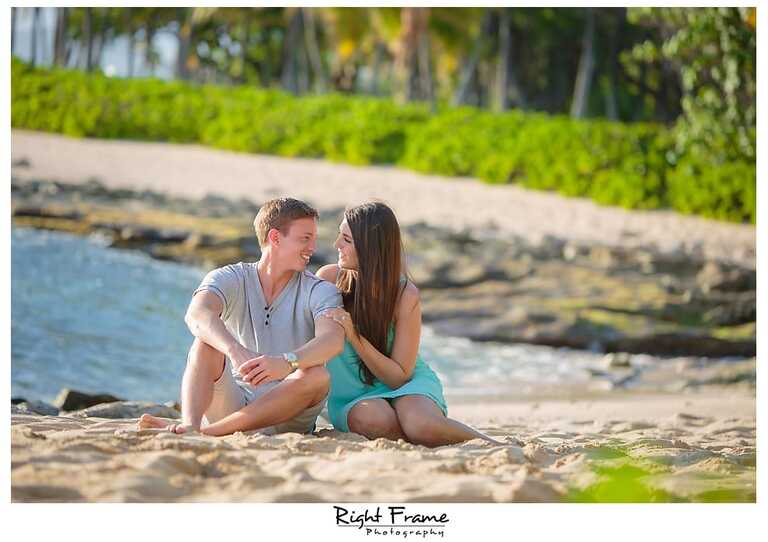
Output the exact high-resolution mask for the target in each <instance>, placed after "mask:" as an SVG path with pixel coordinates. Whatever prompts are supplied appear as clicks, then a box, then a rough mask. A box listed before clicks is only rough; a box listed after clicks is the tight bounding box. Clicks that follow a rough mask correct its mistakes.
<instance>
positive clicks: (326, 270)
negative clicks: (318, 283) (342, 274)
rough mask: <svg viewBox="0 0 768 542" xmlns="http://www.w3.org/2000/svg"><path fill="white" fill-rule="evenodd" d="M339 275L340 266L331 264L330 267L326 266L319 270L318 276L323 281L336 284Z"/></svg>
mask: <svg viewBox="0 0 768 542" xmlns="http://www.w3.org/2000/svg"><path fill="white" fill-rule="evenodd" d="M338 274H339V266H338V264H335V263H331V264H328V265H324V266H323V267H321V268H320V269H318V270H317V273H315V275H317V276H318V277H319V278H321V279H323V280H327V281H328V282H333V283H335V282H336V277H337V276H338Z"/></svg>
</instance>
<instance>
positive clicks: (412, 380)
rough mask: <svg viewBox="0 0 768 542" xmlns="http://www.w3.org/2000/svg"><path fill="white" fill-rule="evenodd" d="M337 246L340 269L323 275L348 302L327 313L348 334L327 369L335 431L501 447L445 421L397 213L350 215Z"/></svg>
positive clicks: (375, 209)
mask: <svg viewBox="0 0 768 542" xmlns="http://www.w3.org/2000/svg"><path fill="white" fill-rule="evenodd" d="M334 247H335V248H336V249H337V250H338V254H339V261H338V264H333V265H326V266H324V267H322V268H321V269H320V270H318V272H317V275H318V276H319V277H320V278H322V279H325V280H328V281H332V282H335V283H336V286H337V287H338V288H339V290H340V291H341V293H342V297H343V299H344V308H343V309H334V310H332V311H329V312H327V313H326V314H325V316H326V317H328V318H333V319H334V320H335V321H336V322H338V323H340V324H341V325H342V327H343V328H344V331H345V334H346V343H345V345H344V351H343V352H342V353H341V354H340V355H338V356H336V357H335V358H333V359H332V360H330V361H329V362H328V363H327V364H326V368H327V369H328V371H329V372H330V374H331V391H330V394H329V396H328V411H329V414H330V417H331V422H332V423H333V425H334V427H335V428H336V429H338V430H339V431H345V432H346V431H352V432H355V433H359V434H361V435H364V436H366V437H368V438H369V439H375V438H379V437H385V438H389V439H392V440H397V439H404V440H407V441H409V442H412V443H414V444H422V445H425V446H442V445H445V444H453V443H457V442H463V441H466V440H470V439H474V438H482V439H485V440H488V441H490V442H493V443H495V444H501V443H499V442H498V441H495V440H493V439H491V438H490V437H488V436H486V435H483V434H482V433H480V432H478V431H475V430H474V429H472V428H471V427H468V426H466V425H464V424H462V423H460V422H457V421H455V420H452V419H450V418H448V417H447V416H446V415H447V407H446V405H445V399H444V398H443V390H442V386H441V385H440V381H439V380H438V378H437V375H435V373H434V372H433V371H432V369H430V368H429V366H428V365H427V364H426V363H424V361H423V360H422V359H421V357H420V356H419V336H420V333H421V306H420V303H419V291H418V289H417V288H416V286H415V285H414V284H413V282H411V281H410V280H408V278H407V276H406V274H405V261H404V253H403V248H402V242H401V239H400V227H399V226H398V223H397V219H396V218H395V215H394V213H393V212H392V210H391V209H390V208H389V207H387V206H386V205H384V204H383V203H366V204H364V205H360V206H358V207H355V208H353V209H349V210H348V211H346V212H345V213H344V220H343V221H342V223H341V225H340V227H339V236H338V238H337V239H336V242H335V243H334Z"/></svg>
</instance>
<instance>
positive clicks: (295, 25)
mask: <svg viewBox="0 0 768 542" xmlns="http://www.w3.org/2000/svg"><path fill="white" fill-rule="evenodd" d="M300 34H301V11H299V10H297V11H296V12H295V13H294V14H293V15H292V16H291V19H290V21H289V22H288V30H287V32H286V33H285V38H284V39H283V67H282V73H281V75H280V84H281V85H282V86H283V88H284V89H285V90H287V91H288V92H290V93H291V94H298V92H299V77H298V56H299V51H298V49H299V47H298V44H299V43H300Z"/></svg>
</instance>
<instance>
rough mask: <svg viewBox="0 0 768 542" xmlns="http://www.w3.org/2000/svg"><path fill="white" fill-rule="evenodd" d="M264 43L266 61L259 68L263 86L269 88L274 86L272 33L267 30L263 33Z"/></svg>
mask: <svg viewBox="0 0 768 542" xmlns="http://www.w3.org/2000/svg"><path fill="white" fill-rule="evenodd" d="M261 34H262V42H263V44H264V51H265V53H264V61H263V62H262V63H261V64H260V66H259V74H260V76H261V86H263V87H269V86H271V85H272V59H271V56H272V55H271V53H272V51H271V48H270V46H269V42H270V31H269V30H265V31H263V32H261Z"/></svg>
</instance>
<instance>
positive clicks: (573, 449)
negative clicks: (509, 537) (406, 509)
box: [11, 390, 756, 502]
mask: <svg viewBox="0 0 768 542" xmlns="http://www.w3.org/2000/svg"><path fill="white" fill-rule="evenodd" d="M450 408H451V415H452V416H454V417H456V418H459V419H462V420H465V421H467V422H471V423H474V424H476V426H477V427H479V428H481V429H483V430H485V431H486V432H487V433H489V434H491V435H494V436H495V437H497V438H498V439H500V440H503V441H505V442H506V445H504V446H494V445H490V444H488V443H485V442H484V441H481V440H477V441H470V442H467V443H464V444H461V445H455V446H444V447H441V448H437V449H427V448H424V447H421V446H414V445H411V444H408V443H405V442H402V441H399V442H392V441H387V440H383V439H380V440H376V441H366V440H365V439H364V438H362V437H359V436H357V435H351V434H342V433H338V432H335V431H332V430H331V429H330V428H329V427H327V426H326V427H325V428H321V429H320V430H319V431H318V433H317V434H316V435H306V436H302V435H298V434H284V435H278V436H264V435H260V434H258V433H253V432H251V433H237V434H235V435H232V436H229V437H222V438H214V437H205V436H200V435H173V434H170V433H165V432H160V431H155V430H144V431H137V430H136V429H135V427H134V421H135V420H107V419H100V418H88V419H79V418H73V417H43V416H32V415H13V416H12V424H13V425H12V434H11V456H12V471H11V484H12V487H11V491H12V499H13V501H16V502H20V501H56V502H61V501H65V502H72V501H75V502H79V501H110V502H126V501H142V502H146V501H162V502H167V501H183V502H188V501H202V502H218V501H227V502H233V501H259V502H318V501H321V502H351V501H357V502H387V501H390V502H442V501H453V502H539V501H562V500H567V499H568V498H569V495H573V493H572V492H573V491H579V490H580V489H581V490H585V489H586V490H587V492H586V493H585V494H586V495H593V494H595V493H594V492H595V491H597V490H596V489H595V488H596V487H602V486H596V485H595V484H598V483H600V482H601V480H603V481H605V480H607V479H610V473H611V472H615V473H624V474H622V476H625V477H626V473H627V472H630V473H631V472H635V473H637V472H641V473H642V476H641V477H640V478H637V480H635V479H634V478H633V479H625V478H621V479H620V487H621V488H623V489H622V490H628V489H631V488H633V487H635V488H636V484H637V483H641V484H642V487H644V488H646V489H645V490H644V491H647V492H650V493H649V494H656V495H658V494H663V495H666V497H665V499H671V500H722V499H725V500H738V501H754V500H755V483H756V480H755V459H756V454H755V402H754V397H753V396H750V394H749V393H744V392H739V393H736V392H735V391H734V390H727V391H720V392H717V391H709V392H706V393H698V394H689V395H651V396H642V395H608V396H603V397H602V398H592V399H579V400H574V401H539V402H536V403H532V402H521V403H495V404H494V403H491V404H477V403H474V404H456V405H453V406H451V407H450ZM616 469H618V470H616ZM633 469H642V471H637V470H633ZM606 473H608V474H606ZM618 475H619V474H617V476H618ZM605 476H609V478H607V479H606V478H604V477H605ZM632 476H635V475H632ZM601 477H602V478H601ZM630 478H631V477H630ZM606 487H609V488H610V485H609V486H606ZM590 488H591V489H590ZM606 491H609V492H608V493H603V495H614V494H613V493H610V490H609V489H608V490H606ZM653 492H656V493H653ZM659 492H663V493H659ZM616 498H618V497H616Z"/></svg>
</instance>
